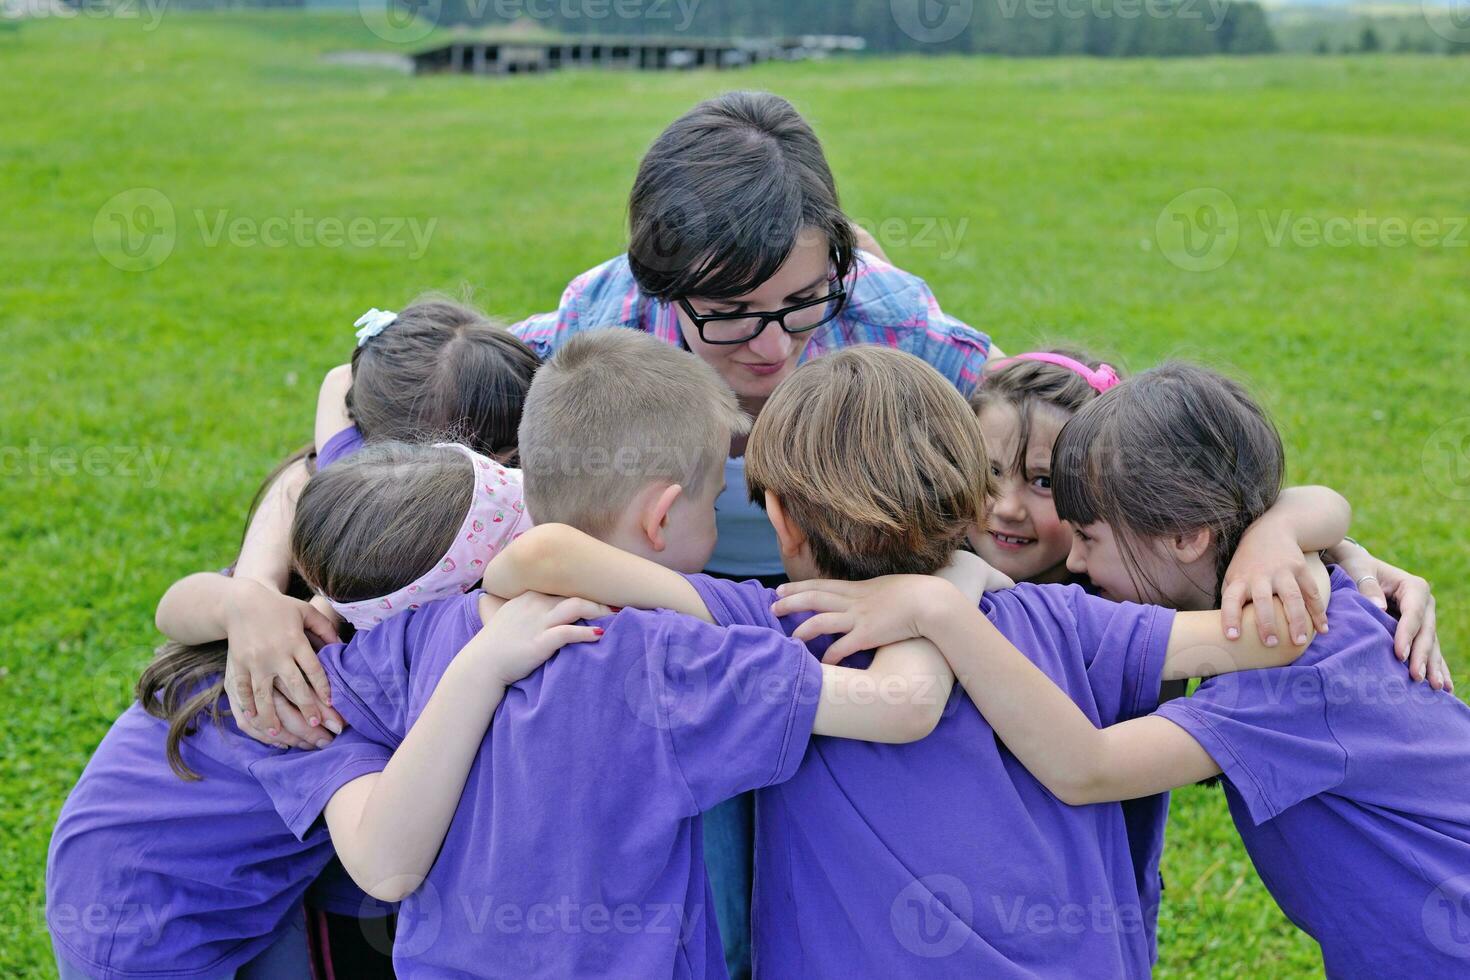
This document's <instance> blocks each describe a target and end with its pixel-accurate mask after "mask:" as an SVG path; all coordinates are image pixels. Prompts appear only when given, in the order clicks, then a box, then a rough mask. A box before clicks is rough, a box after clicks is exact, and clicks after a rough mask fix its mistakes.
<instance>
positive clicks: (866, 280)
mask: <svg viewBox="0 0 1470 980" xmlns="http://www.w3.org/2000/svg"><path fill="white" fill-rule="evenodd" d="M847 288H848V295H847V303H846V305H845V306H844V307H843V309H842V313H841V314H840V315H839V316H838V317H837V318H836V319H835V320H833V321H832V322H831V323H828V324H826V325H824V326H822V327H819V328H818V329H817V330H816V331H815V333H814V334H813V336H812V339H811V341H810V342H809V343H808V344H807V346H806V350H805V351H804V352H803V353H802V356H801V360H802V362H803V363H804V362H806V361H808V360H810V359H812V358H814V357H821V356H822V355H823V354H825V353H827V352H828V351H833V350H837V349H839V348H842V347H854V346H857V345H859V344H881V345H883V346H885V347H896V348H898V349H899V350H903V351H908V352H909V353H910V354H913V355H915V356H916V357H920V358H922V359H923V360H925V361H927V362H928V363H929V364H931V365H933V366H934V367H935V368H936V369H937V370H938V371H939V373H940V374H943V375H944V376H945V377H946V378H948V379H949V380H950V381H951V382H952V383H953V384H954V386H955V387H956V388H958V389H959V390H960V392H961V393H962V394H964V395H965V396H966V397H968V396H969V395H970V393H971V392H972V391H974V390H975V385H976V383H977V382H978V381H979V380H980V372H981V369H982V368H984V366H985V358H986V357H987V356H988V355H989V353H990V338H989V337H988V336H986V335H985V334H983V333H981V332H980V331H978V330H976V329H974V328H973V327H969V326H966V325H965V324H963V323H961V322H960V321H959V320H956V319H955V318H954V317H952V316H949V315H948V314H946V313H945V312H944V311H943V310H941V309H940V308H939V302H938V300H936V299H935V298H934V294H933V293H932V292H930V291H929V286H928V285H927V284H926V283H925V282H924V280H922V279H920V278H919V277H917V276H912V275H909V274H908V273H907V272H904V271H903V270H902V269H897V268H894V267H893V266H891V265H889V264H887V263H886V262H882V261H879V260H878V259H877V258H874V257H873V256H871V255H868V254H866V253H862V254H861V255H860V256H859V257H858V260H857V262H856V263H855V266H854V269H853V271H852V272H851V273H849V274H848V282H847ZM603 327H633V328H634V329H637V330H644V331H647V332H648V333H651V334H653V335H654V336H655V337H658V338H659V339H660V340H665V341H667V342H668V343H671V344H676V345H679V346H683V344H684V338H683V335H682V334H681V332H680V329H679V317H678V313H677V310H676V307H675V306H674V305H673V304H671V303H661V302H659V301H658V300H656V299H653V298H652V297H649V296H645V295H644V294H643V293H642V292H641V291H639V289H638V284H637V282H636V281H634V279H633V272H632V270H631V269H630V268H629V267H628V257H627V256H626V255H620V256H618V257H617V258H615V259H609V260H608V261H606V262H604V263H603V264H602V265H599V266H597V267H596V268H595V269H589V270H588V271H587V272H584V273H582V274H581V275H580V276H578V277H577V278H575V279H573V280H572V282H571V284H570V285H569V286H567V289H566V292H564V293H562V297H561V306H560V307H559V308H558V309H557V311H556V312H555V313H540V314H537V315H536V316H533V317H530V318H528V319H526V320H522V321H521V322H520V323H517V324H516V325H515V326H513V327H511V332H512V333H514V334H515V335H516V336H517V337H519V338H521V340H523V341H525V342H526V344H527V345H529V346H530V347H531V348H532V349H533V350H534V351H536V353H537V354H538V355H540V357H541V358H542V359H543V360H544V359H546V358H547V357H550V356H551V354H552V353H553V352H554V351H555V350H556V349H557V348H558V347H560V346H561V345H562V344H564V343H565V342H566V341H567V338H569V337H571V336H572V335H573V334H576V333H578V332H579V331H583V330H598V329H601V328H603Z"/></svg>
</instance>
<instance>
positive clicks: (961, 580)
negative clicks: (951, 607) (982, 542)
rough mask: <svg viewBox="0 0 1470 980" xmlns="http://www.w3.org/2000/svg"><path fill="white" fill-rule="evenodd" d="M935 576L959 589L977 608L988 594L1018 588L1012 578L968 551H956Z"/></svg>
mask: <svg viewBox="0 0 1470 980" xmlns="http://www.w3.org/2000/svg"><path fill="white" fill-rule="evenodd" d="M935 574H937V575H938V576H939V577H940V578H942V579H944V580H945V581H946V582H948V583H949V584H950V585H953V586H954V587H955V588H957V589H959V590H960V592H961V593H963V594H964V595H965V596H966V597H967V598H969V599H971V600H972V601H973V604H974V605H977V606H978V605H979V604H980V600H981V599H982V598H984V597H985V593H987V592H999V591H1001V590H1002V589H1013V588H1015V587H1016V583H1015V582H1013V581H1012V580H1011V578H1010V576H1008V575H1005V574H1003V573H1001V572H998V571H996V570H995V568H993V567H992V566H991V564H990V563H989V562H987V561H986V560H985V559H984V558H981V557H980V556H979V555H976V554H972V553H971V552H968V551H956V552H955V553H954V557H953V558H951V559H950V560H949V564H948V565H945V566H944V567H943V568H941V569H940V570H939V571H938V572H936V573H935Z"/></svg>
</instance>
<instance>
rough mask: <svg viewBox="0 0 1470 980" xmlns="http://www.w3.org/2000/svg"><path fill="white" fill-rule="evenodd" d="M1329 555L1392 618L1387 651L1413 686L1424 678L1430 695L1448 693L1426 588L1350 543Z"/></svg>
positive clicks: (1422, 582) (1450, 687)
mask: <svg viewBox="0 0 1470 980" xmlns="http://www.w3.org/2000/svg"><path fill="white" fill-rule="evenodd" d="M1330 554H1331V557H1332V560H1333V561H1335V562H1337V564H1338V566H1340V567H1341V568H1342V570H1343V571H1344V572H1346V573H1347V574H1348V575H1349V576H1351V577H1352V580H1353V581H1354V582H1355V583H1357V586H1358V591H1359V592H1361V593H1363V595H1365V596H1367V597H1368V598H1369V599H1371V600H1372V601H1373V604H1374V605H1376V606H1377V607H1378V608H1379V609H1382V610H1383V611H1384V612H1388V613H1395V614H1397V616H1398V618H1399V627H1398V629H1397V630H1396V631H1395V633H1394V638H1393V650H1394V653H1396V654H1397V655H1398V658H1399V659H1400V660H1406V661H1408V664H1409V676H1410V677H1412V678H1414V679H1415V680H1416V681H1422V680H1425V679H1427V680H1428V681H1429V684H1430V686H1431V687H1433V688H1434V689H1435V690H1436V691H1453V690H1454V689H1455V681H1454V678H1452V677H1451V676H1450V668H1449V665H1448V664H1447V663H1445V659H1444V656H1443V655H1442V653H1441V651H1440V648H1439V631H1438V625H1437V616H1436V613H1435V601H1434V593H1433V592H1432V591H1431V590H1430V588H1429V583H1428V582H1427V581H1425V580H1424V579H1422V578H1420V577H1419V576H1418V575H1410V574H1409V573H1408V572H1406V571H1404V570H1403V569H1402V568H1395V567H1394V566H1393V565H1390V564H1388V563H1387V562H1385V561H1380V560H1378V559H1377V558H1374V557H1373V556H1372V555H1371V554H1369V553H1368V549H1366V548H1364V547H1363V546H1362V545H1360V544H1357V543H1356V542H1353V541H1344V542H1342V544H1339V545H1337V546H1336V547H1335V548H1333V549H1332V550H1331V552H1330Z"/></svg>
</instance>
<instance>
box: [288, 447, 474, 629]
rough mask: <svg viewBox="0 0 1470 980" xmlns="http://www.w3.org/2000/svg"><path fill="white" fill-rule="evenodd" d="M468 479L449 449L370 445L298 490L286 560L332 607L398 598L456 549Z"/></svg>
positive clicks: (467, 467) (470, 487) (468, 469)
mask: <svg viewBox="0 0 1470 980" xmlns="http://www.w3.org/2000/svg"><path fill="white" fill-rule="evenodd" d="M473 474H474V470H473V468H472V466H471V464H470V461H469V458H468V457H467V456H465V454H464V453H462V452H460V451H459V450H457V449H454V448H453V447H450V446H429V445H414V444H411V443H404V442H379V443H373V444H371V445H368V446H366V447H364V448H363V449H361V450H359V451H358V452H356V453H353V454H352V455H351V456H349V457H347V458H346V459H343V460H341V461H340V462H337V463H334V464H333V465H332V466H330V467H328V468H327V469H325V470H323V471H322V472H320V473H318V474H317V475H316V476H314V477H313V478H312V479H311V482H309V483H308V484H307V485H306V488H305V489H304V490H302V491H301V497H300V499H299V500H297V502H296V518H295V520H294V521H293V522H292V524H291V558H292V561H293V563H294V564H295V566H296V568H297V570H298V571H299V572H300V574H301V577H302V579H303V580H304V581H305V582H306V583H307V584H308V585H310V586H311V587H312V588H313V589H314V590H316V591H317V592H320V593H321V594H322V595H324V596H326V597H327V598H329V599H333V600H336V601H338V602H360V601H362V600H363V599H371V598H374V597H375V596H382V595H388V594H389V593H392V592H396V591H397V590H399V589H401V588H403V587H404V586H405V585H408V584H409V583H410V582H412V581H414V580H415V579H417V578H420V577H421V576H423V575H424V574H425V573H426V572H428V571H429V570H430V569H432V568H433V567H434V564H435V563H436V562H438V561H439V560H440V559H442V558H443V557H444V553H445V552H446V551H448V550H449V548H450V546H451V545H452V544H453V543H454V537H455V535H456V534H458V533H459V528H460V525H461V524H463V523H464V519H465V515H466V514H467V513H468V512H469V509H470V501H471V497H472V496H473V495H474V479H473Z"/></svg>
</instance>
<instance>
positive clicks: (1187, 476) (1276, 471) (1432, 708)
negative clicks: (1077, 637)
mask: <svg viewBox="0 0 1470 980" xmlns="http://www.w3.org/2000/svg"><path fill="white" fill-rule="evenodd" d="M1053 467H1054V470H1053V472H1054V473H1055V475H1056V484H1055V491H1056V502H1057V512H1058V514H1059V515H1060V516H1062V517H1063V518H1064V519H1066V520H1068V521H1069V522H1070V523H1071V524H1072V526H1073V530H1074V534H1075V542H1074V545H1073V549H1072V553H1071V556H1070V557H1069V559H1068V567H1069V568H1070V569H1071V570H1072V571H1073V572H1075V573H1077V574H1081V575H1087V576H1088V577H1089V578H1090V579H1091V580H1092V582H1093V583H1094V585H1095V586H1096V587H1097V588H1098V589H1099V591H1100V592H1101V593H1102V594H1103V595H1104V596H1106V597H1109V598H1112V599H1115V600H1118V601H1122V602H1148V603H1156V604H1160V605H1164V606H1167V607H1170V608H1173V609H1176V610H1179V612H1178V613H1177V614H1176V617H1175V623H1174V627H1173V631H1174V632H1173V635H1171V640H1170V648H1171V650H1172V649H1173V648H1174V647H1175V645H1176V642H1175V639H1176V637H1177V636H1178V634H1179V631H1180V629H1181V625H1182V624H1188V625H1187V626H1186V627H1185V628H1189V629H1193V628H1195V626H1197V625H1198V624H1196V623H1195V620H1194V619H1189V618H1187V617H1198V616H1201V615H1204V614H1202V613H1200V612H1198V611H1200V610H1208V609H1212V608H1213V607H1214V606H1215V605H1216V604H1218V602H1219V601H1220V599H1221V596H1222V593H1223V591H1224V580H1225V570H1226V569H1227V568H1228V567H1229V565H1230V562H1231V560H1232V558H1233V557H1234V554H1235V552H1236V550H1237V549H1238V547H1239V546H1240V542H1241V540H1242V537H1243V535H1244V534H1245V532H1246V529H1247V528H1249V527H1250V526H1251V525H1252V524H1253V523H1255V522H1256V521H1258V520H1259V519H1260V518H1261V516H1262V515H1263V514H1265V513H1266V511H1267V510H1268V509H1269V508H1270V507H1271V506H1272V505H1273V504H1274V503H1275V501H1276V500H1277V498H1278V496H1279V495H1280V493H1281V483H1282V479H1283V474H1284V471H1285V459H1284V452H1283V450H1282V445H1281V441H1280V437H1279V436H1278V435H1277V432H1276V429H1275V427H1274V426H1273V425H1272V424H1271V421H1270V419H1269V418H1268V417H1267V416H1266V414H1265V412H1264V411H1262V409H1261V408H1260V407H1259V406H1258V405H1257V404H1256V403H1255V402H1254V401H1253V400H1252V399H1251V398H1250V397H1249V396H1248V395H1247V394H1246V393H1245V391H1244V389H1242V388H1241V387H1240V386H1239V385H1237V384H1235V383H1234V382H1231V381H1229V380H1227V379H1225V378H1223V377H1221V376H1220V375H1218V374H1215V373H1213V372H1210V371H1207V370H1205V369H1202V368H1197V367H1192V366H1189V365H1182V364H1171V365H1166V366H1164V367H1161V368H1158V369H1155V370H1153V371H1148V372H1145V373H1143V374H1141V375H1139V376H1137V377H1136V378H1133V379H1132V380H1130V381H1127V382H1124V383H1122V384H1120V385H1118V386H1117V387H1116V388H1115V389H1113V390H1111V391H1109V392H1108V393H1106V394H1105V395H1103V396H1102V397H1099V398H1097V399H1096V400H1095V401H1093V402H1092V403H1091V404H1090V405H1088V406H1086V407H1085V408H1083V409H1082V410H1080V411H1079V412H1078V413H1077V414H1076V416H1075V417H1074V418H1073V420H1072V421H1071V422H1069V423H1068V424H1067V425H1066V427H1065V428H1064V429H1063V430H1062V433H1061V436H1060V437H1059V439H1058V440H1057V444H1056V448H1055V453H1054V458H1053ZM1323 543H1326V542H1323ZM1304 562H1305V563H1307V564H1308V565H1309V566H1310V565H1312V564H1316V563H1315V558H1304ZM1316 569H1317V570H1316V572H1315V573H1314V575H1313V578H1314V579H1316V583H1315V584H1314V585H1313V586H1312V587H1313V588H1319V589H1321V590H1322V591H1323V593H1324V595H1326V596H1327V599H1328V601H1327V604H1326V605H1327V616H1328V619H1329V621H1330V623H1331V630H1330V632H1325V631H1324V632H1322V633H1320V634H1319V635H1317V636H1316V637H1314V638H1311V642H1310V645H1308V646H1306V649H1305V651H1304V652H1303V653H1302V654H1301V656H1300V657H1299V658H1296V659H1293V658H1291V657H1286V658H1283V660H1282V663H1283V664H1284V665H1283V666H1278V667H1268V668H1266V669H1258V670H1245V671H1240V672H1237V673H1228V674H1221V675H1219V676H1215V677H1213V678H1212V679H1210V680H1207V681H1205V683H1204V684H1202V685H1201V686H1200V688H1199V690H1198V691H1197V692H1196V693H1195V694H1194V695H1193V696H1192V697H1189V698H1183V699H1177V700H1174V701H1170V702H1168V703H1166V704H1163V705H1162V706H1160V707H1159V708H1158V709H1157V711H1156V712H1155V713H1154V714H1152V715H1149V716H1146V717H1142V718H1136V719H1133V720H1130V721H1125V722H1123V723H1121V724H1115V725H1112V726H1111V727H1108V728H1104V729H1099V728H1098V726H1097V725H1095V724H1094V723H1093V721H1092V720H1090V719H1089V718H1088V717H1087V716H1086V715H1084V714H1083V713H1082V711H1081V710H1080V709H1079V708H1078V707H1077V705H1076V704H1075V703H1074V702H1073V701H1072V700H1071V698H1069V697H1068V696H1067V695H1066V694H1065V693H1063V692H1062V690H1061V689H1060V688H1058V687H1057V686H1056V684H1055V683H1053V681H1052V680H1051V679H1050V678H1048V677H1047V676H1046V675H1045V674H1043V673H1042V672H1041V671H1040V670H1039V669H1038V668H1037V667H1036V666H1035V665H1034V664H1032V663H1031V662H1030V661H1029V660H1027V659H1026V658H1025V657H1024V656H1023V655H1022V654H1020V652H1019V651H1017V650H1016V649H1015V648H1014V647H1013V646H1011V645H1010V643H1009V642H1007V641H1006V640H1005V638H1004V637H1002V636H1000V635H999V634H998V633H997V632H996V631H995V628H994V626H993V625H992V624H991V623H990V621H989V620H988V619H987V618H986V616H985V615H984V613H983V607H982V611H977V610H976V609H975V608H974V607H973V606H972V605H970V604H968V602H965V601H964V597H963V596H960V595H958V594H955V590H954V589H953V588H952V587H950V586H948V585H946V584H944V583H938V582H936V580H934V579H920V578H916V577H905V578H902V579H890V580H887V581H883V580H878V581H876V582H873V583H858V584H856V585H853V586H852V587H850V588H846V589H841V591H843V592H844V594H843V595H841V596H840V597H833V596H832V595H831V592H832V584H831V583H819V584H818V583H809V584H804V585H801V586H793V587H792V591H793V592H797V591H804V590H810V589H812V588H820V589H822V590H823V591H824V592H826V593H827V596H826V597H825V598H824V599H823V607H822V608H824V609H826V610H827V611H828V613H829V615H835V616H836V617H840V618H842V619H843V623H842V628H843V631H844V632H847V633H848V635H847V636H846V637H844V638H843V639H842V640H840V641H839V642H838V643H837V644H835V645H834V647H833V648H832V651H831V652H830V653H829V659H840V657H842V656H844V655H845V652H844V651H851V650H856V649H863V648H866V647H867V646H868V645H870V644H872V643H877V642H881V643H888V642H894V641H895V640H896V639H898V638H899V636H898V634H903V635H905V636H906V635H912V632H911V630H916V631H917V632H918V633H920V634H922V635H924V636H926V637H927V638H929V639H930V640H931V641H933V642H934V643H935V644H936V645H937V646H939V648H940V649H941V651H942V652H943V653H944V655H945V657H946V659H947V660H948V661H949V663H950V665H951V667H952V668H953V669H954V671H955V673H956V675H957V676H958V677H959V678H960V679H961V682H962V683H963V684H964V686H965V690H966V691H967V693H968V694H969V695H970V697H971V699H972V700H973V701H974V702H975V705H976V706H977V707H978V708H979V709H980V711H981V712H982V714H984V715H985V717H986V720H987V721H989V722H990V724H991V726H992V727H993V728H994V731H995V734H996V736H997V737H999V738H1000V739H1002V740H1004V742H1005V744H1006V747H1007V748H1008V749H1009V750H1010V751H1011V752H1012V753H1014V755H1015V756H1016V758H1017V759H1018V760H1020V761H1021V763H1022V764H1023V765H1025V766H1026V767H1027V768H1028V769H1029V770H1030V771H1031V772H1032V773H1033V774H1034V775H1035V776H1036V777H1037V778H1038V779H1039V780H1040V781H1041V782H1042V783H1043V784H1044V785H1045V786H1046V787H1047V788H1048V789H1049V790H1051V792H1052V793H1054V794H1055V795H1056V796H1057V797H1059V798H1060V799H1062V800H1063V801H1065V802H1068V803H1071V804H1074V805H1079V806H1081V805H1086V804H1091V803H1100V802H1107V801H1114V800H1129V799H1134V798H1137V797H1142V796H1147V795H1149V794H1155V793H1159V792H1162V791H1165V790H1169V789H1173V788H1175V787H1179V786H1184V785H1187V784H1189V783H1193V782H1197V781H1199V780H1202V779H1207V778H1209V777H1213V776H1223V780H1222V782H1223V785H1224V787H1225V793H1226V797H1227V799H1228V801H1229V805H1230V810H1231V813H1232V815H1233V816H1234V818H1235V823H1236V827H1237V829H1238V830H1239V832H1240V834H1241V837H1242V839H1243V840H1244V842H1245V845H1246V849H1247V851H1248V852H1249V853H1250V855H1251V858H1252V861H1253V862H1254V863H1255V865H1256V869H1257V871H1258V872H1259V873H1260V875H1261V878H1262V880H1263V881H1264V882H1265V884H1266V886H1267V888H1268V889H1270V891H1271V892H1272V894H1273V896H1274V897H1275V898H1276V900H1277V902H1278V903H1279V904H1280V905H1281V907H1282V909H1283V911H1285V912H1286V914H1287V916H1288V917H1289V918H1290V919H1291V920H1292V921H1293V922H1294V923H1296V924H1297V925H1298V926H1299V927H1301V928H1302V929H1303V930H1305V931H1306V932H1307V933H1309V934H1310V935H1311V936H1312V937H1313V938H1315V939H1316V940H1317V941H1318V942H1319V943H1320V944H1321V946H1322V951H1323V958H1324V965H1325V968H1326V971H1327V973H1328V974H1329V975H1331V976H1389V975H1398V974H1401V973H1411V974H1416V975H1423V976H1450V975H1458V974H1459V973H1461V972H1463V969H1462V967H1463V963H1464V957H1465V955H1466V952H1467V947H1470V944H1467V943H1466V942H1465V940H1464V937H1463V932H1462V931H1461V930H1460V929H1459V925H1460V921H1461V920H1460V918H1459V916H1460V915H1461V909H1463V907H1464V903H1465V902H1466V901H1467V900H1470V707H1467V706H1466V705H1465V704H1464V703H1463V702H1461V701H1460V700H1459V699H1457V698H1455V697H1454V696H1453V695H1452V693H1451V691H1452V689H1453V685H1452V683H1450V681H1449V673H1448V670H1447V669H1446V668H1445V666H1444V665H1443V663H1442V661H1440V660H1439V659H1438V657H1434V658H1432V659H1431V663H1430V667H1429V680H1430V682H1429V683H1425V682H1423V681H1416V680H1414V678H1413V676H1411V675H1408V674H1407V673H1406V671H1405V670H1404V669H1403V666H1402V664H1400V663H1399V662H1398V657H1397V656H1396V650H1395V640H1394V637H1395V631H1396V629H1397V626H1398V624H1396V623H1395V622H1394V620H1393V619H1392V618H1390V617H1389V616H1388V615H1387V614H1386V613H1385V612H1384V611H1383V610H1381V609H1380V608H1377V607H1376V605H1375V604H1374V603H1373V602H1372V601H1371V600H1370V599H1369V598H1367V597H1365V596H1364V595H1362V594H1361V593H1360V592H1359V591H1358V589H1357V587H1356V585H1355V583H1354V582H1353V581H1352V580H1351V579H1350V578H1349V577H1348V576H1347V575H1346V574H1344V573H1343V572H1342V571H1341V570H1340V569H1337V568H1334V569H1333V570H1332V571H1331V573H1330V577H1328V576H1327V575H1326V574H1324V572H1323V570H1322V569H1321V566H1320V564H1316ZM840 588H841V587H839V589H840ZM810 594H811V593H810V592H808V595H810ZM810 602H811V599H810V598H807V599H803V598H801V597H800V596H797V597H796V598H794V599H793V600H792V607H793V608H802V607H803V604H807V603H810ZM1209 618H1211V619H1215V618H1216V616H1215V614H1209ZM905 619H907V620H908V621H909V622H910V623H912V624H913V626H912V627H910V626H905V625H903V622H904V620H905ZM915 620H917V622H916V623H914V621H915ZM1216 621H1217V622H1218V619H1216ZM823 625H824V624H818V623H816V622H815V620H814V621H813V624H812V627H811V628H812V630H813V632H824V631H825V629H824V628H823ZM1215 628H1216V629H1218V628H1219V627H1218V626H1216V627H1215ZM1300 639H1302V638H1301V637H1289V638H1288V642H1289V643H1292V644H1295V645H1297V646H1300V645H1301V644H1300V643H1299V642H1298V641H1299V640H1300ZM1240 652H1241V650H1240V648H1239V647H1238V646H1237V645H1236V644H1235V643H1229V642H1227V643H1219V642H1218V641H1205V640H1204V638H1203V636H1201V637H1197V638H1196V639H1195V640H1194V641H1193V644H1192V646H1191V648H1190V654H1191V656H1192V657H1194V658H1196V659H1199V660H1201V661H1204V662H1207V663H1208V662H1213V664H1214V665H1216V666H1219V665H1231V664H1234V663H1235V662H1236V660H1237V657H1238V655H1239V654H1240ZM1213 672H1214V671H1208V672H1207V673H1213ZM1166 676H1167V672H1166Z"/></svg>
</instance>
